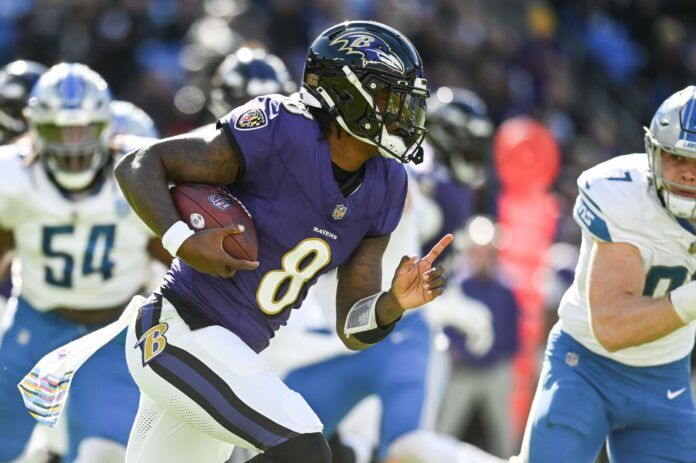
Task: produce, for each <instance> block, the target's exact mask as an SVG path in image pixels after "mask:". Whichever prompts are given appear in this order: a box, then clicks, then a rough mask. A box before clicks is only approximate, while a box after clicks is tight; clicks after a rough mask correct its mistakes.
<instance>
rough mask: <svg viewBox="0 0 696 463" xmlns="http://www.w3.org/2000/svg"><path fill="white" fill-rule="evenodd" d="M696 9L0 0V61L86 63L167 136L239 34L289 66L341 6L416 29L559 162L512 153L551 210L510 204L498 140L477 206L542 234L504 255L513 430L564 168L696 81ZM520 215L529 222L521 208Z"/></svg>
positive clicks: (453, 82)
mask: <svg viewBox="0 0 696 463" xmlns="http://www.w3.org/2000/svg"><path fill="white" fill-rule="evenodd" d="M695 11H696V10H694V7H693V2H690V1H688V0H670V1H658V0H594V1H591V0H578V1H563V0H548V1H525V2H519V1H514V0H343V1H338V0H314V1H308V0H265V1H264V0H258V1H251V0H0V65H4V64H5V63H8V62H10V61H13V60H15V59H30V60H36V61H38V62H41V63H43V64H46V65H52V64H55V63H57V62H59V61H74V62H82V63H85V64H87V65H89V66H90V67H92V68H93V69H94V70H96V71H97V72H99V73H100V74H101V75H102V76H104V77H105V79H106V80H107V81H108V83H109V84H110V86H111V88H112V91H113V93H114V96H115V97H116V98H117V99H120V100H126V101H131V102H133V103H135V104H136V105H138V106H140V107H141V108H143V109H144V110H145V111H146V112H147V113H148V114H150V115H151V116H152V118H153V119H154V121H155V123H156V125H157V127H158V129H159V130H160V133H161V134H162V135H164V136H167V135H173V134H178V133H182V132H185V131H188V130H190V129H192V128H194V127H197V126H199V125H200V124H201V122H202V121H203V120H204V119H205V117H207V116H205V115H204V114H205V108H206V105H207V101H206V98H207V95H208V94H209V89H210V78H211V75H212V73H213V71H214V69H215V68H216V67H217V65H218V64H219V63H220V62H221V61H222V59H223V58H224V57H225V56H226V55H227V54H229V53H230V52H232V51H234V50H235V49H237V48H238V47H239V46H240V45H242V44H243V43H245V42H249V41H251V42H256V43H259V44H262V45H265V46H266V47H268V49H269V50H270V51H271V52H273V53H275V54H277V55H278V56H280V57H281V58H282V59H283V60H284V61H285V62H286V63H287V64H288V67H289V68H290V71H291V73H292V76H293V77H294V78H295V79H296V80H297V79H298V78H299V76H301V72H302V66H303V63H304V59H305V56H306V47H307V45H308V43H309V42H310V41H311V39H312V38H313V37H315V36H316V35H317V34H318V33H319V32H321V31H322V30H323V29H325V28H326V27H327V26H329V25H332V24H334V23H336V22H340V21H342V20H344V19H357V18H369V19H375V20H378V21H381V22H384V23H386V24H389V25H391V26H393V27H395V28H397V29H399V30H401V31H402V32H404V33H405V34H406V35H407V36H408V37H410V38H411V39H412V41H413V42H414V43H415V45H416V47H417V48H418V50H419V51H420V53H421V55H422V57H423V60H424V64H425V68H426V72H427V77H428V80H429V84H430V86H431V88H436V87H438V86H441V85H448V86H461V87H465V88H468V89H471V90H473V91H474V92H476V93H478V95H480V96H481V97H482V99H483V100H484V101H485V102H486V103H487V105H488V109H489V113H490V115H491V117H492V118H493V120H494V122H495V123H496V125H497V126H499V125H500V124H503V122H504V121H506V120H509V119H511V118H513V117H516V116H528V117H531V118H533V119H535V120H536V121H538V122H540V123H541V124H543V125H544V126H545V127H546V129H548V131H549V132H550V133H551V135H552V136H553V141H554V142H555V146H557V147H558V148H559V151H558V152H559V154H560V165H559V168H558V171H556V170H555V168H554V167H553V164H554V161H553V159H552V157H553V153H551V154H549V153H546V152H543V153H541V154H539V153H535V154H534V155H532V157H531V158H525V159H526V160H525V161H524V162H527V164H524V162H522V161H520V162H518V164H515V163H514V162H513V163H512V166H513V167H515V168H517V169H520V168H526V169H527V170H525V171H524V172H520V171H519V170H518V171H514V170H513V172H512V173H513V174H516V175H518V176H527V175H530V176H534V175H535V172H537V171H539V172H548V175H549V177H548V180H549V181H548V183H549V187H548V188H547V187H546V185H542V187H543V188H542V189H543V190H544V196H543V197H544V198H545V199H544V200H543V201H546V202H543V201H542V203H543V204H547V205H550V206H549V208H550V209H548V210H547V213H542V214H537V210H536V209H528V207H534V206H533V205H534V204H542V203H533V202H530V203H524V201H522V202H515V201H509V202H507V203H505V201H504V199H503V198H504V197H505V195H506V189H505V188H506V186H505V185H506V182H505V181H501V176H500V175H498V173H499V172H498V171H497V169H504V166H503V164H502V163H501V162H498V164H496V163H495V162H494V155H493V153H491V157H490V160H489V162H488V173H487V176H486V177H487V181H486V183H485V184H484V185H483V186H482V187H481V188H479V189H478V190H477V192H476V194H477V201H476V209H477V210H475V211H473V212H475V213H480V214H488V215H492V216H495V217H497V218H498V219H499V220H503V218H501V214H500V212H501V210H500V208H501V207H502V208H503V209H504V211H503V212H505V214H503V215H505V218H504V219H505V220H507V221H509V222H510V223H513V226H520V224H522V226H524V224H525V223H527V225H528V226H532V227H538V229H537V232H538V234H540V235H541V236H542V238H539V239H540V240H541V241H540V242H541V243H543V244H544V247H547V248H548V249H549V251H548V252H544V253H542V252H541V251H540V250H539V249H540V248H536V247H533V246H530V245H529V243H522V244H521V245H522V247H526V248H527V249H528V251H527V252H528V253H529V248H530V247H532V248H533V249H532V252H533V255H520V254H519V253H518V254H515V251H514V249H513V250H512V251H508V252H507V253H506V252H505V251H504V252H503V254H502V257H503V259H504V261H505V262H507V266H508V269H509V270H510V275H511V278H512V282H513V286H515V285H516V295H517V296H518V297H519V298H520V300H521V311H522V312H523V313H522V314H521V317H520V323H519V326H518V327H517V330H518V332H519V333H520V339H521V342H520V346H519V352H518V354H517V358H516V360H515V362H514V363H513V364H512V366H511V367H510V368H513V369H514V370H515V378H516V379H515V382H514V383H513V386H512V388H511V391H510V392H511V393H512V394H513V398H514V400H513V406H512V410H511V428H510V429H511V430H510V432H511V433H513V434H514V435H515V436H516V437H519V435H520V432H521V428H522V425H523V423H524V419H525V418H526V415H525V413H526V409H527V407H528V406H529V403H528V401H529V398H530V396H531V392H532V389H533V387H534V384H535V383H536V374H537V366H538V365H537V363H536V361H537V360H538V358H539V354H540V349H541V345H542V343H543V339H544V337H545V333H546V332H547V330H548V328H549V327H550V326H551V324H553V322H554V321H555V308H556V304H557V302H558V300H559V298H560V295H561V294H562V292H563V290H564V289H565V287H566V286H567V285H568V284H569V283H570V281H571V279H572V271H573V267H574V264H575V261H574V259H575V252H576V247H577V245H578V244H579V228H578V227H577V226H576V225H575V224H574V223H573V220H572V217H571V213H570V212H571V209H572V206H573V202H574V199H575V196H576V194H577V189H576V187H575V179H576V177H577V175H578V174H579V173H580V172H581V171H582V170H584V169H585V168H587V167H589V166H590V165H593V164H595V163H597V162H600V161H602V160H605V159H607V158H610V157H612V156H615V155H618V154H623V153H628V152H634V151H642V150H643V131H642V126H643V125H646V124H647V123H648V121H649V120H650V118H651V116H652V114H653V112H654V110H655V109H656V108H657V106H658V104H659V103H660V102H661V101H662V100H663V99H664V98H666V97H667V96H669V95H670V94H671V93H673V92H674V91H676V90H678V89H680V88H683V87H684V86H686V85H688V84H692V83H694V79H695V77H696V32H695V31H696V27H694V26H696V24H695V23H696V14H694V12H695ZM496 146H497V148H496V149H499V150H500V149H503V148H500V146H499V145H496ZM535 146H536V145H535ZM510 149H511V150H512V149H513V148H512V147H511V148H510ZM549 149H550V150H551V151H554V150H555V148H553V147H552V148H549ZM533 151H534V150H533ZM515 153H517V154H514V155H515V156H517V155H519V152H515ZM547 155H548V156H551V157H547ZM504 157H505V156H504V153H503V154H501V153H496V157H495V159H498V158H500V159H503V158H504ZM500 159H498V160H500ZM539 175H546V174H539ZM513 183H514V181H513ZM506 204H507V205H506ZM525 204H526V206H525ZM509 207H512V208H513V210H512V212H511V211H510V210H509ZM515 208H517V209H515ZM528 216H535V217H537V221H536V222H535V221H533V220H532V221H531V222H529V220H527V222H525V217H528ZM539 221H541V222H539ZM515 224H516V225H515ZM537 238H538V237H537ZM518 239H519V238H518ZM545 240H546V241H545ZM513 244H514V243H513ZM517 244H518V245H519V244H520V243H517ZM513 247H514V246H513ZM522 254H524V253H522ZM505 262H504V263H505ZM521 269H526V270H529V269H532V270H533V271H532V272H531V273H525V272H523V271H521ZM516 272H517V273H516ZM522 274H525V275H528V278H526V279H525V278H524V277H523V276H522ZM516 276H517V277H519V278H518V279H517V280H516V279H515V277H516ZM476 419H477V418H476V417H474V418H473V420H474V421H475V420H476ZM469 429H470V430H469V432H467V434H466V435H465V437H467V438H468V439H470V440H472V441H473V442H475V443H477V444H479V445H481V446H482V447H484V448H490V442H489V441H488V440H489V439H491V438H495V437H491V436H488V438H486V436H481V435H480V433H477V432H476V429H477V427H476V426H470V427H469ZM487 439H488V440H487Z"/></svg>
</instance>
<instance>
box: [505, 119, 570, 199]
mask: <svg viewBox="0 0 696 463" xmlns="http://www.w3.org/2000/svg"><path fill="white" fill-rule="evenodd" d="M493 153H494V156H495V167H496V171H497V172H498V177H499V178H500V182H501V183H502V185H503V189H504V190H506V191H508V192H515V193H516V194H525V193H531V192H535V191H536V192H540V191H546V190H548V189H549V188H550V187H551V186H552V185H553V182H554V181H555V180H556V176H557V175H558V169H559V167H560V163H561V157H560V154H559V150H558V144H557V143H556V140H554V138H553V135H551V132H549V130H548V129H547V128H546V127H544V126H543V125H542V124H540V123H539V122H537V121H535V120H534V119H531V118H529V117H513V118H512V119H508V120H506V121H505V122H503V123H502V124H501V125H500V127H499V128H498V131H497V132H496V134H495V138H494V140H493Z"/></svg>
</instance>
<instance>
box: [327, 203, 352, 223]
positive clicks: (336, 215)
mask: <svg viewBox="0 0 696 463" xmlns="http://www.w3.org/2000/svg"><path fill="white" fill-rule="evenodd" d="M346 212H348V208H347V207H346V206H344V205H343V204H336V207H335V208H334V210H333V212H332V213H331V217H332V218H333V219H334V220H341V219H342V218H343V217H344V216H345V215H346Z"/></svg>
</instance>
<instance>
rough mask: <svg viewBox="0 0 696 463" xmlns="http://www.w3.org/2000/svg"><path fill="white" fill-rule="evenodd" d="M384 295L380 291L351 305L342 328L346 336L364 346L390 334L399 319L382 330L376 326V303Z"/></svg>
mask: <svg viewBox="0 0 696 463" xmlns="http://www.w3.org/2000/svg"><path fill="white" fill-rule="evenodd" d="M384 293H385V292H384V291H380V292H378V293H376V294H373V295H372V296H368V297H366V298H364V299H360V300H359V301H358V302H356V303H355V304H353V307H351V308H350V310H349V311H348V316H347V317H346V323H345V325H344V326H343V332H344V333H345V334H346V336H353V337H354V338H355V339H357V340H358V341H360V342H362V343H364V344H375V343H377V342H379V341H381V340H382V339H384V338H385V337H387V335H388V334H389V333H391V332H392V330H393V329H394V327H395V326H396V323H397V322H398V321H399V320H400V319H401V318H399V319H397V320H395V321H394V322H393V323H391V324H389V325H388V326H385V327H384V328H380V327H379V325H378V324H377V301H378V300H379V298H380V297H381V296H382V294H384Z"/></svg>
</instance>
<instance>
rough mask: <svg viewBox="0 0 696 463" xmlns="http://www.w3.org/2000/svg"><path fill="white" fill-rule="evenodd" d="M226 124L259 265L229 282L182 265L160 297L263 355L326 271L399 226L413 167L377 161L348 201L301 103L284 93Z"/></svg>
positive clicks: (236, 190)
mask: <svg viewBox="0 0 696 463" xmlns="http://www.w3.org/2000/svg"><path fill="white" fill-rule="evenodd" d="M218 127H219V129H220V130H223V131H225V133H226V135H227V136H228V139H229V142H230V143H231V144H232V147H233V148H234V150H235V151H236V152H237V153H238V154H240V155H241V157H242V160H243V165H242V166H241V169H240V172H239V173H238V175H237V179H236V180H235V183H234V184H233V185H231V186H230V191H231V192H232V193H233V194H234V195H235V196H237V197H238V198H239V199H240V200H241V202H242V203H243V204H244V205H245V206H246V207H247V209H248V210H249V211H250V213H251V216H252V219H253V221H254V225H255V227H256V232H257V235H258V239H259V258H258V260H259V267H258V269H256V271H239V272H237V273H236V274H235V275H234V277H232V278H227V279H225V278H217V277H213V276H209V275H204V274H201V273H198V272H197V271H195V270H194V269H192V268H191V267H189V266H187V265H186V264H185V263H183V262H181V261H179V260H175V261H174V263H173V264H172V268H171V269H170V271H169V273H168V274H167V276H166V277H165V282H164V284H163V286H162V295H163V296H164V297H166V298H167V299H168V300H169V301H170V302H172V303H173V304H174V306H175V307H176V308H177V310H178V311H179V313H180V314H182V312H185V313H188V314H189V315H190V314H193V317H195V318H198V319H199V320H198V322H199V323H201V324H202V325H206V324H207V325H211V324H216V325H220V326H223V327H225V328H227V329H229V330H230V331H232V332H233V333H235V334H236V335H237V336H239V337H240V338H241V339H242V340H243V341H244V342H245V343H246V344H247V345H248V346H249V347H251V348H252V349H254V350H255V351H256V352H260V351H261V350H263V348H265V347H266V346H267V345H268V342H269V339H270V338H271V337H272V336H273V333H274V332H275V330H277V329H278V327H280V326H281V325H284V324H285V323H286V320H287V319H288V317H289V316H290V311H291V309H294V308H297V307H299V306H300V304H301V302H302V300H303V299H304V298H305V296H306V294H307V290H308V288H309V287H310V286H311V285H312V284H314V282H315V281H316V279H317V278H318V277H319V275H321V274H322V273H325V272H328V271H329V270H331V269H332V268H335V267H337V266H339V265H341V264H343V263H344V262H346V261H347V260H348V258H349V257H350V256H351V255H352V254H353V251H354V250H355V249H356V247H357V246H358V244H359V243H360V241H361V240H362V239H363V238H365V237H369V236H378V235H388V234H390V233H391V232H392V231H393V230H394V228H396V225H397V223H398V222H399V218H400V217H401V212H402V210H403V207H404V202H405V199H406V187H407V181H406V171H405V170H404V168H403V166H402V165H400V164H399V163H398V162H396V161H393V160H388V159H386V158H384V157H382V156H376V157H373V158H371V159H369V160H368V161H367V162H366V163H365V171H364V174H363V177H362V183H361V184H360V186H359V187H358V188H357V189H356V190H355V191H354V192H353V193H352V194H350V195H349V196H347V197H345V196H344V195H343V194H342V193H341V191H340V189H339V186H338V184H337V183H336V181H335V180H334V177H333V170H332V165H331V155H330V153H329V147H328V143H327V141H326V137H325V136H324V135H323V134H322V133H321V131H320V129H319V125H318V124H317V123H316V121H315V120H313V118H312V116H311V114H310V113H309V112H308V110H307V108H306V107H305V106H304V105H302V104H301V103H300V102H299V101H297V100H294V99H291V98H288V97H283V96H280V95H270V96H265V97H259V98H257V99H255V100H252V101H250V102H249V103H247V104H246V105H244V106H241V107H239V108H237V109H235V110H234V111H232V113H231V114H230V115H228V116H227V117H225V118H223V119H222V120H221V121H220V122H218ZM341 136H347V135H345V134H342V135H341ZM193 317H189V318H188V319H187V317H186V315H183V314H182V318H184V319H185V320H187V321H189V322H190V321H191V318H193ZM189 324H190V325H191V323H189Z"/></svg>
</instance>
